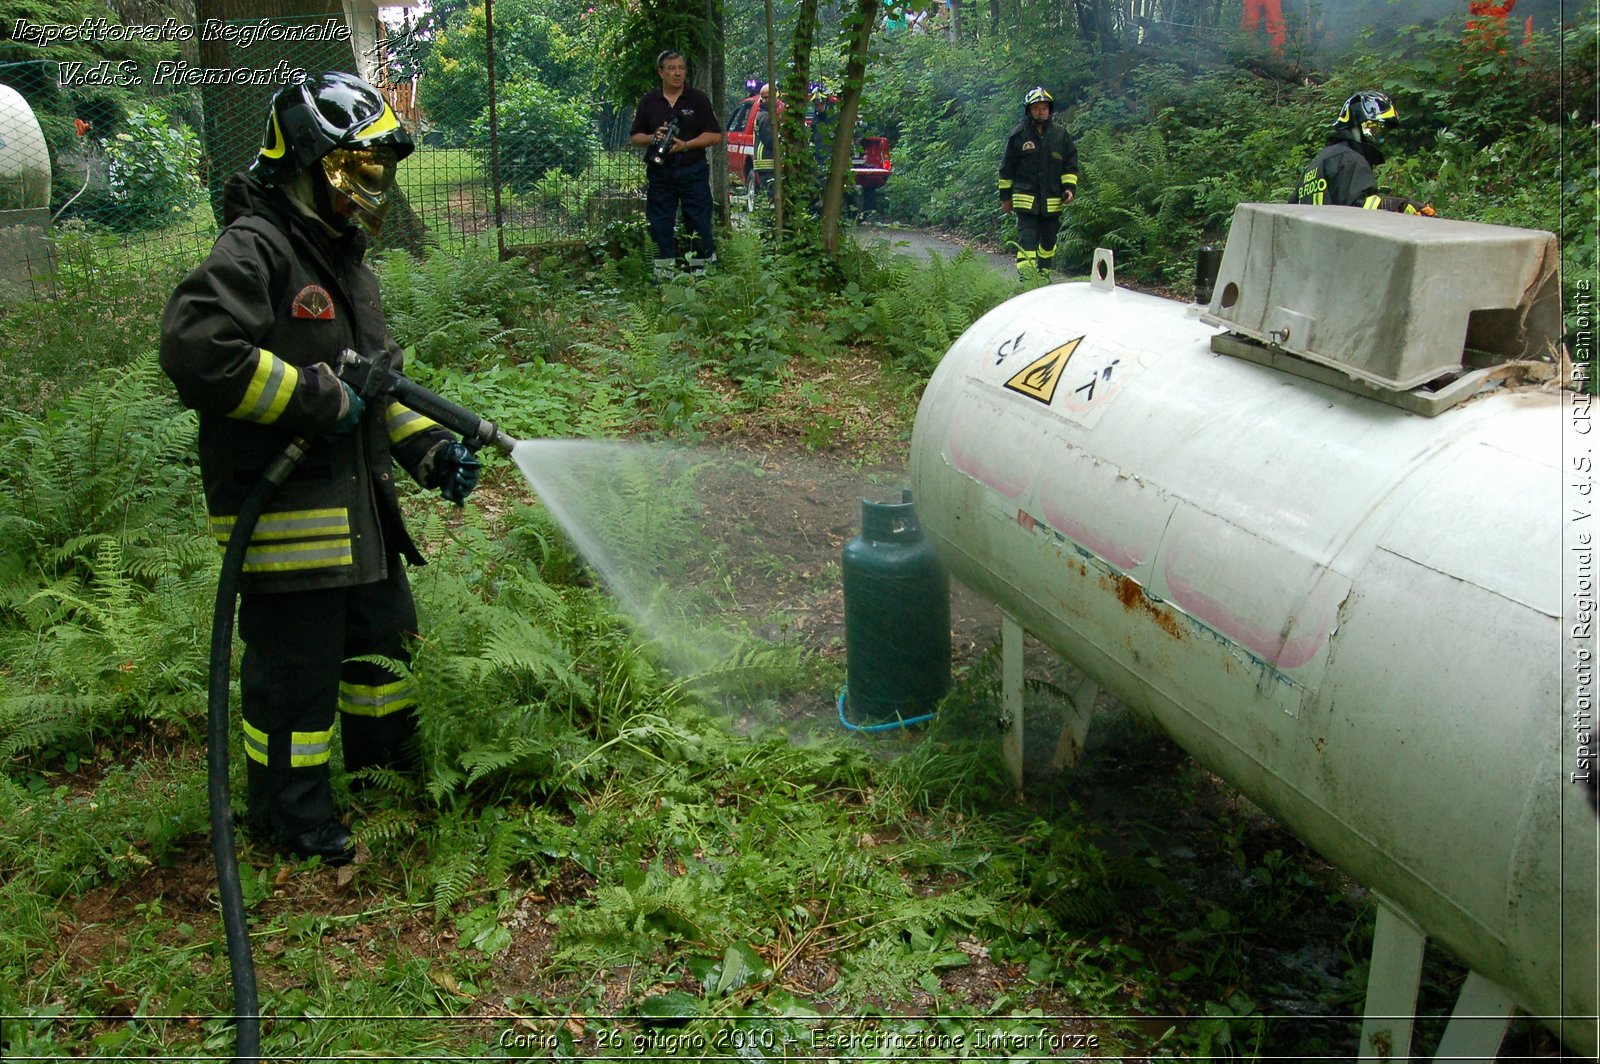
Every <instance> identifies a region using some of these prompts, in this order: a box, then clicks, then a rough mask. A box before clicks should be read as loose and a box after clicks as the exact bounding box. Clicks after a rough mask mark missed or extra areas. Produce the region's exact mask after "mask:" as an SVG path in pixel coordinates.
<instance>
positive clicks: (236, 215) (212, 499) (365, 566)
mask: <svg viewBox="0 0 1600 1064" xmlns="http://www.w3.org/2000/svg"><path fill="white" fill-rule="evenodd" d="M223 212H224V220H225V221H226V223H227V224H226V228H224V229H223V231H222V234H221V235H220V236H219V237H217V241H216V244H215V245H213V247H212V249H211V254H210V255H209V256H207V258H206V260H205V261H204V262H202V263H201V264H200V265H199V266H198V267H197V268H196V269H195V270H194V272H192V273H190V274H189V276H188V277H186V278H184V280H183V282H182V283H181V284H180V285H179V286H178V289H177V291H176V292H174V293H173V295H172V298H171V300H170V301H169V302H168V303H167V309H166V312H165V314H163V316H162V319H161V368H162V369H163V370H165V371H166V373H167V376H169V377H170V378H172V381H173V383H174V384H176V385H177V388H178V396H179V398H181V399H182V400H183V403H184V405H185V406H187V407H190V408H192V409H194V410H195V411H197V412H198V413H199V415H200V471H201V476H202V479H203V481H204V484H205V494H206V508H207V510H208V511H209V512H210V515H211V525H212V531H213V532H214V533H215V534H216V536H217V539H218V542H219V543H222V544H226V542H227V540H228V536H229V532H230V530H231V529H232V526H233V520H234V518H235V517H236V516H237V515H238V513H239V509H240V506H241V505H242V504H243V502H244V498H245V496H246V495H247V494H248V493H249V492H250V489H251V488H252V487H253V486H254V485H255V483H256V481H257V480H258V479H259V478H260V476H261V473H262V471H263V470H264V469H265V468H266V467H267V465H268V464H269V463H270V462H271V461H272V460H273V459H274V458H276V457H277V456H278V455H279V454H280V453H281V452H282V451H283V449H284V447H285V445H287V444H288V443H289V442H290V441H291V440H292V439H294V438H295V437H296V436H303V437H305V438H306V439H308V440H310V441H312V446H311V448H310V451H309V454H308V456H307V457H306V459H305V461H304V462H302V463H301V465H300V466H299V468H298V469H296V470H295V472H294V473H293V475H292V476H290V478H289V479H288V481H287V482H286V483H285V484H284V485H283V486H282V487H281V488H279V489H278V492H277V494H276V495H275V496H274V497H273V499H272V501H271V502H270V503H269V504H268V509H267V512H266V513H264V514H263V515H262V517H261V520H260V522H259V524H258V525H257V526H256V530H255V534H254V535H253V536H252V537H251V541H250V549H249V551H248V553H247V554H246V557H245V567H244V577H243V587H244V589H245V590H249V591H296V590H305V589H312V588H328V587H343V586H347V585H352V584H363V583H370V582H372V581H375V580H380V579H383V578H384V577H385V576H387V575H388V567H389V566H390V565H391V564H394V562H393V557H394V555H396V554H400V555H404V556H405V557H406V559H407V560H409V561H410V562H412V563H413V564H421V563H422V556H421V554H420V553H419V552H418V551H417V548H416V545H415V544H414V543H413V542H412V540H411V537H410V535H409V534H408V533H407V532H406V528H405V522H404V520H403V519H402V517H401V514H400V504H399V500H398V498H397V497H396V495H395V487H394V475H393V461H392V458H398V459H399V460H400V462H401V464H403V465H404V466H405V467H406V468H407V469H408V470H409V471H410V472H411V473H412V474H413V475H414V476H418V477H419V479H426V477H427V473H428V468H429V467H430V466H431V465H432V461H431V460H432V458H433V453H432V452H433V451H434V449H435V448H436V447H438V446H439V445H440V444H441V443H445V442H449V441H451V440H454V439H455V437H454V436H453V435H451V434H450V433H448V432H446V431H445V430H444V429H443V428H441V427H440V426H439V425H437V424H436V423H435V422H433V421H432V420H430V419H428V418H425V417H423V416H421V415H419V414H416V413H414V412H412V411H410V410H408V409H406V408H405V407H403V406H401V405H399V404H398V403H391V402H388V401H387V400H386V399H377V400H374V401H372V402H371V403H369V404H368V405H367V409H366V413H365V415H364V416H363V417H362V419H361V422H360V424H358V425H357V426H356V427H355V428H354V429H353V430H351V431H349V432H346V433H343V434H341V435H329V432H330V431H331V430H332V429H333V427H334V426H335V424H336V423H337V422H338V421H339V419H340V417H341V415H342V414H343V413H344V411H345V409H346V399H345V396H344V388H343V386H342V385H341V384H340V383H339V381H338V379H337V378H336V377H335V375H334V371H333V369H332V368H331V367H332V366H333V365H335V364H336V363H337V360H338V357H339V353H340V352H341V351H343V350H344V349H345V348H351V349H354V350H355V351H357V352H359V353H361V354H363V355H367V356H368V357H374V356H378V355H381V354H383V353H385V352H387V353H389V355H390V357H391V358H393V359H394V362H393V364H394V365H395V366H396V368H398V363H399V358H400V353H399V351H398V350H397V349H396V348H395V345H394V342H393V341H392V340H391V339H390V338H389V331H388V327H387V326H386V325H385V324H384V318H383V307H382V304H381V302H380V298H379V293H378V279H377V277H376V276H374V274H373V273H372V271H371V270H370V269H368V268H367V266H366V265H365V263H364V262H363V261H362V259H363V256H364V255H365V252H366V238H365V237H364V236H363V235H361V234H360V233H357V232H354V231H349V232H345V233H343V234H341V235H339V236H333V235H331V234H329V233H328V232H327V231H325V230H324V229H322V228H321V227H320V226H319V225H318V224H317V223H316V222H315V221H313V220H312V219H310V218H307V217H306V216H304V215H303V214H301V213H300V212H299V211H298V210H297V209H296V208H295V207H294V206H293V205H292V204H291V203H290V202H289V201H288V199H287V197H286V196H285V195H284V194H283V193H282V192H280V191H278V190H276V189H268V188H266V187H264V186H262V185H261V184H259V183H257V182H256V181H255V180H253V179H252V178H250V177H248V176H246V175H244V174H238V175H235V176H234V177H233V178H232V179H230V180H229V182H228V185H227V188H226V190H225V193H224V199H223Z"/></svg>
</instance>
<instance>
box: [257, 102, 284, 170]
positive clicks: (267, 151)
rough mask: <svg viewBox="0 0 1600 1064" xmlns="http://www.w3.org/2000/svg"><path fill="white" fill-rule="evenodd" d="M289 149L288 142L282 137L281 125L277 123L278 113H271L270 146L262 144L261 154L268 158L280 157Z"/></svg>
mask: <svg viewBox="0 0 1600 1064" xmlns="http://www.w3.org/2000/svg"><path fill="white" fill-rule="evenodd" d="M288 150H289V145H288V143H287V142H286V141H285V140H284V139H283V127H281V126H279V125H278V113H277V112H276V111H274V112H273V113H272V147H270V148H269V147H267V146H266V145H262V147H261V154H262V155H265V156H266V157H267V158H269V159H281V158H283V153H284V152H286V151H288Z"/></svg>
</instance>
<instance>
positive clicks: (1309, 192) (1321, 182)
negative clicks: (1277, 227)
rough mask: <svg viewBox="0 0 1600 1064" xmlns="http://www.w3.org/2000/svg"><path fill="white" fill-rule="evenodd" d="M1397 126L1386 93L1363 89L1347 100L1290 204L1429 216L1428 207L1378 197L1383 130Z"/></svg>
mask: <svg viewBox="0 0 1600 1064" xmlns="http://www.w3.org/2000/svg"><path fill="white" fill-rule="evenodd" d="M1399 121H1400V115H1399V113H1398V112H1396V111H1395V107H1394V101H1393V100H1391V99H1389V97H1388V96H1387V95H1385V94H1384V93H1381V92H1378V91H1376V90H1374V89H1363V90H1362V91H1361V92H1358V93H1356V94H1355V95H1354V96H1352V97H1350V98H1349V99H1348V100H1346V101H1345V102H1344V107H1343V109H1342V110H1340V112H1339V117H1338V118H1336V119H1334V121H1333V132H1331V133H1329V134H1328V146H1327V147H1325V148H1323V149H1322V151H1321V152H1320V153H1319V154H1318V155H1317V157H1316V158H1315V159H1313V160H1311V164H1310V165H1309V166H1307V167H1306V168H1305V169H1304V170H1302V171H1301V173H1300V177H1299V180H1298V181H1297V182H1296V183H1295V190H1294V195H1293V196H1292V197H1290V199H1289V202H1290V203H1312V204H1330V205H1333V206H1336V207H1361V208H1364V209H1366V210H1373V211H1376V210H1383V211H1397V212H1399V213H1401V214H1425V215H1432V214H1433V208H1432V207H1419V206H1418V205H1417V204H1416V203H1413V202H1412V201H1411V200H1408V199H1406V198H1405V197H1404V196H1385V195H1382V194H1380V193H1379V192H1378V179H1377V177H1376V175H1374V173H1373V168H1374V167H1376V166H1378V165H1379V164H1381V163H1382V162H1383V158H1384V156H1383V152H1382V151H1381V150H1380V147H1379V146H1380V145H1381V143H1382V142H1383V130H1384V127H1385V126H1386V125H1391V124H1398V123H1399Z"/></svg>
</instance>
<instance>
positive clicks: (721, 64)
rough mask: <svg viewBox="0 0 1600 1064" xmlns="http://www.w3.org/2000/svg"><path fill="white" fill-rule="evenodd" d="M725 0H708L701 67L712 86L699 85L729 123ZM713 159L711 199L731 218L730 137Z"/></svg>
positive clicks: (721, 215)
mask: <svg viewBox="0 0 1600 1064" xmlns="http://www.w3.org/2000/svg"><path fill="white" fill-rule="evenodd" d="M722 17H723V11H722V0H706V21H707V22H708V23H710V25H711V33H710V35H709V41H708V43H707V45H706V56H705V62H704V63H703V64H702V65H701V68H700V69H702V70H705V71H706V72H707V76H708V77H709V78H710V79H711V84H710V85H703V86H700V88H701V89H702V90H703V91H704V92H705V94H706V95H707V96H710V97H711V110H712V111H713V112H714V113H715V114H716V116H717V118H718V119H719V120H720V121H721V122H722V123H723V124H724V126H726V124H727V121H728V90H727V84H728V52H727V48H726V41H725V40H724V38H723V23H722ZM707 154H708V155H709V156H710V159H711V202H712V203H713V204H714V205H715V206H714V210H715V212H716V216H717V219H718V220H719V221H722V222H726V221H727V220H728V139H727V137H726V136H724V137H723V139H722V143H720V144H717V145H714V146H713V147H712V149H711V151H710V152H708V153H707Z"/></svg>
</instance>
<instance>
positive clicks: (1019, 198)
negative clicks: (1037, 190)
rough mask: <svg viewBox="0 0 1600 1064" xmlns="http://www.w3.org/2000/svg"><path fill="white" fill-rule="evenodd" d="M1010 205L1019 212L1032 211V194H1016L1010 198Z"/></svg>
mask: <svg viewBox="0 0 1600 1064" xmlns="http://www.w3.org/2000/svg"><path fill="white" fill-rule="evenodd" d="M1011 205H1012V206H1013V207H1015V208H1016V209H1017V210H1019V211H1028V210H1032V209H1033V193H1032V192H1018V193H1017V194H1016V195H1014V196H1012V197H1011Z"/></svg>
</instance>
